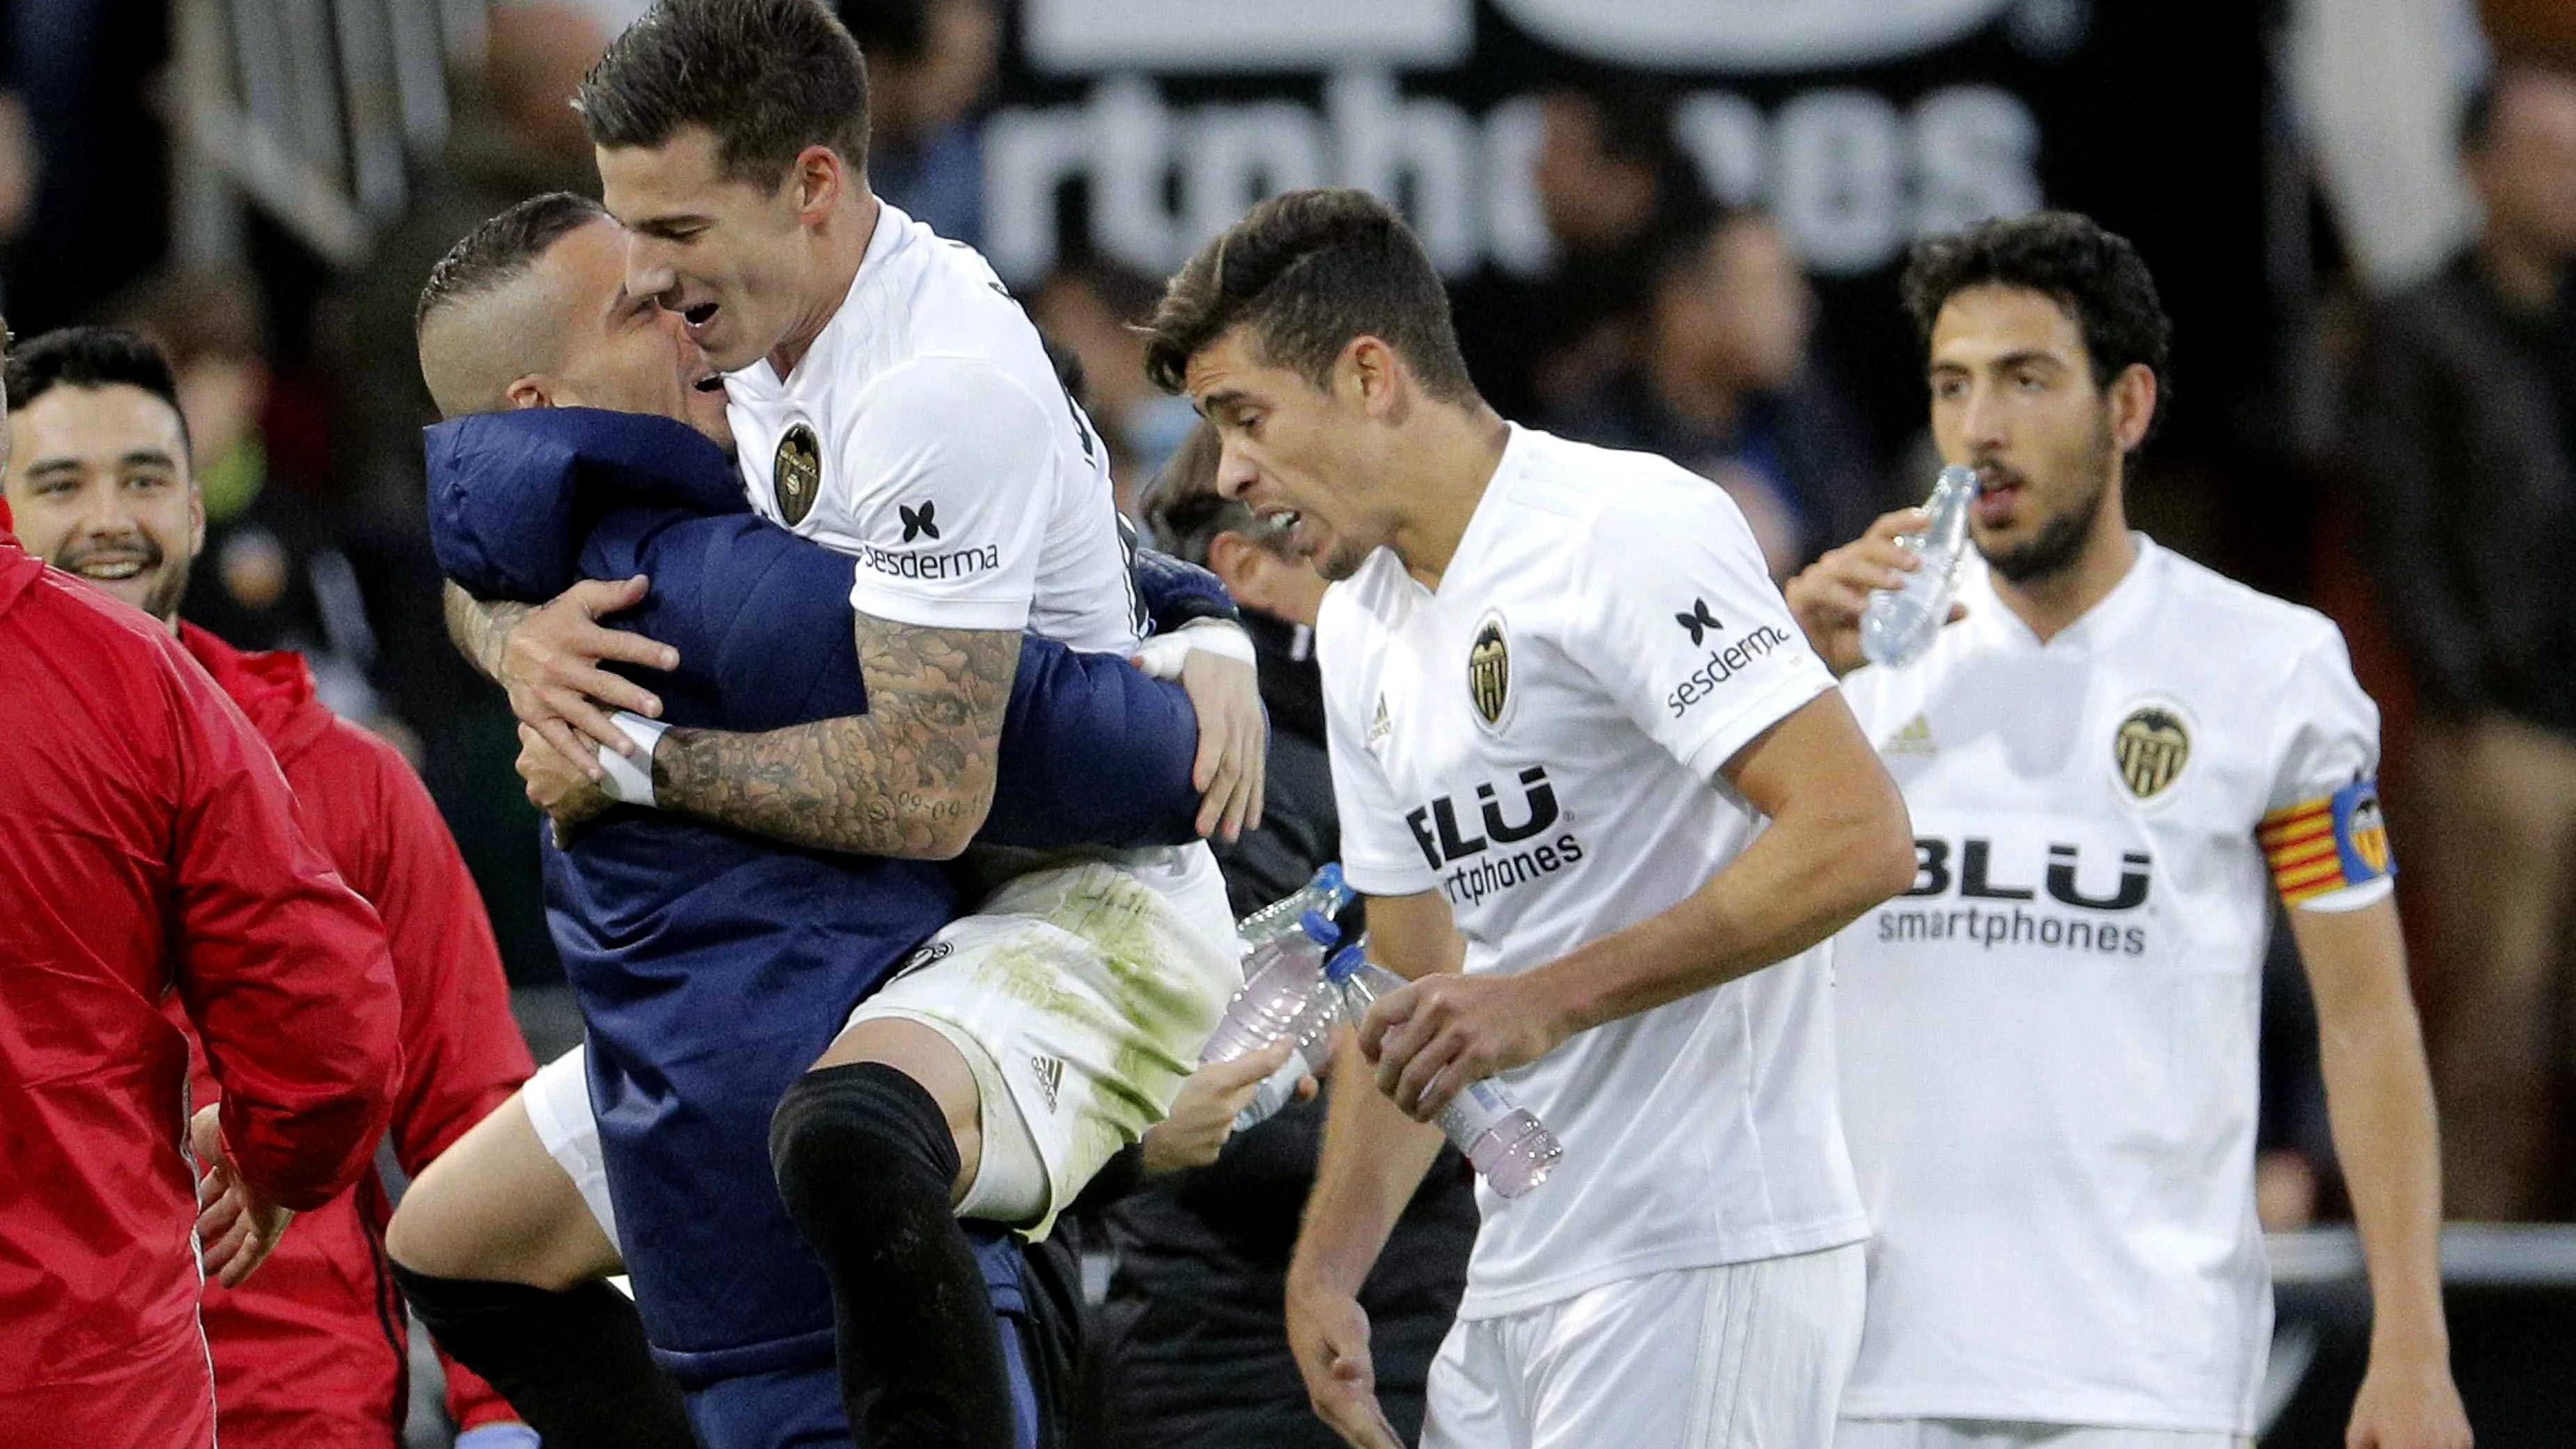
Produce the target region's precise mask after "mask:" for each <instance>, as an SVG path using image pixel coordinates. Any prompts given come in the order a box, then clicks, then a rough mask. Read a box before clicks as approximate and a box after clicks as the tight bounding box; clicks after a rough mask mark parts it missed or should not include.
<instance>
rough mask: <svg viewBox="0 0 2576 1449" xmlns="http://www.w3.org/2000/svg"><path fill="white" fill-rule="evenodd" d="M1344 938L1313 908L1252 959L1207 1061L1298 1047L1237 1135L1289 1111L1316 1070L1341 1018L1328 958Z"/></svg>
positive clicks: (1204, 1054) (1261, 1091)
mask: <svg viewBox="0 0 2576 1449" xmlns="http://www.w3.org/2000/svg"><path fill="white" fill-rule="evenodd" d="M1326 869H1328V870H1329V869H1331V867H1326ZM1334 877H1335V879H1334V885H1335V886H1336V887H1338V886H1339V884H1340V873H1339V872H1338V871H1336V872H1334ZM1292 899H1293V897H1292ZM1341 939H1342V933H1341V930H1340V928H1338V927H1336V926H1335V925H1334V924H1333V922H1332V920H1331V918H1330V917H1328V916H1326V915H1325V914H1324V913H1323V912H1321V911H1314V910H1310V911H1307V912H1305V913H1304V914H1303V916H1302V917H1300V918H1299V920H1298V921H1297V922H1296V923H1295V926H1294V928H1293V929H1291V930H1290V931H1289V932H1287V933H1286V934H1285V935H1274V936H1272V937H1271V938H1270V939H1269V940H1267V941H1265V942H1264V943H1263V944H1262V945H1260V946H1258V947H1256V948H1254V950H1253V952H1252V954H1251V955H1249V956H1247V957H1246V958H1245V959H1244V963H1243V969H1244V982H1243V989H1242V990H1240V991H1237V992H1235V993H1234V999H1233V1000H1231V1001H1229V1002H1227V1003H1226V1005H1225V1019H1224V1020H1222V1021H1220V1022H1218V1023H1217V1027H1216V1032H1215V1034H1214V1035H1212V1036H1210V1037H1209V1038H1208V1044H1207V1047H1206V1049H1205V1050H1203V1051H1201V1052H1200V1053H1199V1061H1200V1062H1201V1063H1202V1064H1204V1063H1208V1062H1224V1061H1232V1060H1233V1059H1234V1058H1236V1057H1239V1056H1243V1055H1245V1054H1246V1053H1249V1052H1257V1051H1259V1050H1261V1049H1262V1048H1263V1047H1266V1046H1268V1045H1270V1044H1271V1043H1272V1042H1275V1041H1278V1040H1279V1039H1281V1038H1282V1037H1286V1038H1289V1039H1291V1040H1293V1041H1295V1042H1296V1043H1297V1047H1296V1049H1295V1050H1294V1051H1291V1052H1290V1053H1289V1054H1288V1060H1287V1062H1286V1064H1285V1065H1283V1066H1281V1067H1280V1068H1279V1070H1277V1071H1275V1072H1272V1073H1271V1074H1270V1075H1269V1076H1268V1077H1266V1078H1264V1079H1263V1080H1262V1083H1261V1085H1260V1087H1259V1088H1258V1089H1256V1090H1255V1091H1254V1093H1253V1097H1252V1101H1251V1103H1250V1104H1249V1105H1247V1106H1246V1107H1245V1108H1244V1109H1243V1110H1242V1111H1241V1112H1238V1113H1236V1114H1235V1119H1234V1130H1236V1131H1237V1132H1240V1131H1243V1130H1244V1129H1245V1128H1247V1127H1252V1126H1256V1125H1258V1124H1259V1123H1261V1122H1262V1121H1264V1120H1266V1119H1267V1118H1269V1117H1270V1116H1271V1114H1273V1113H1275V1112H1277V1111H1278V1110H1279V1109H1280V1108H1282V1107H1284V1106H1287V1105H1288V1101H1289V1099H1290V1098H1291V1097H1293V1096H1295V1095H1296V1092H1297V1082H1298V1080H1299V1079H1300V1078H1302V1077H1304V1076H1306V1075H1307V1074H1308V1073H1310V1072H1312V1071H1314V1070H1315V1066H1314V1063H1315V1061H1316V1060H1318V1059H1319V1058H1320V1056H1321V1054H1322V1049H1323V1046H1324V1043H1325V1039H1326V1038H1327V1037H1329V1036H1330V1035H1331V1034H1332V1030H1333V1021H1334V1017H1335V1002H1334V998H1333V993H1332V992H1331V991H1330V990H1328V989H1326V986H1325V982H1324V954H1325V953H1326V952H1328V951H1330V950H1332V949H1333V946H1334V943H1336V942H1338V941H1340V940H1341Z"/></svg>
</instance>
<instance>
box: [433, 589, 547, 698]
mask: <svg viewBox="0 0 2576 1449" xmlns="http://www.w3.org/2000/svg"><path fill="white" fill-rule="evenodd" d="M445 598H446V605H447V637H448V638H449V639H450V640H452V641H454V643H455V645H456V652H457V653H459V654H462V655H464V656H465V662H466V663H468V664H471V665H473V666H474V668H475V671H476V672H477V673H479V674H481V675H482V676H483V677H484V678H485V679H489V680H491V681H493V682H494V683H496V684H497V683H499V682H500V679H501V650H502V648H503V647H504V646H505V645H507V644H508V643H509V642H510V631H511V630H512V629H515V628H517V627H518V625H519V621H520V620H522V619H525V618H527V617H528V616H529V615H530V614H533V613H535V612H536V607H535V606H534V605H531V604H514V603H511V602H509V601H508V600H505V599H493V600H489V601H486V600H483V599H478V598H476V597H474V596H473V595H472V594H469V593H467V592H465V591H464V590H463V589H460V588H458V587H457V586H456V585H455V584H453V583H450V584H448V585H447V592H446V595H445Z"/></svg>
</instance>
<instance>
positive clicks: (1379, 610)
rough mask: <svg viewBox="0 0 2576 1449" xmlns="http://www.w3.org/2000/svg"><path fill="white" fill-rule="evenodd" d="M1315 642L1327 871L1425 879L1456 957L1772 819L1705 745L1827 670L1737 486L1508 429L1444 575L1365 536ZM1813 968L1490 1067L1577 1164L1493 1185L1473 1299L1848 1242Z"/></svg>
mask: <svg viewBox="0 0 2576 1449" xmlns="http://www.w3.org/2000/svg"><path fill="white" fill-rule="evenodd" d="M1316 644H1317V648H1316V655H1317V658H1318V660H1319V662H1320V663H1321V665H1322V668H1323V676H1324V692H1325V712H1326V717H1327V722H1328V726H1329V730H1330V743H1331V747H1332V761H1333V780H1334V786H1335V792H1336V794H1337V795H1338V796H1339V797H1340V803H1341V825H1342V862H1343V869H1344V871H1345V873H1346V874H1347V876H1348V878H1349V880H1350V882H1351V884H1352V885H1353V886H1354V887H1356V888H1358V889H1359V890H1362V891H1365V892H1367V893H1369V894H1372V895H1382V896H1400V895H1412V894H1416V893H1419V892H1423V891H1430V890H1437V891H1439V892H1441V894H1442V895H1444V896H1445V897H1446V898H1447V900H1448V902H1449V909H1450V912H1451V914H1452V915H1453V917H1454V918H1455V919H1456V921H1457V925H1458V930H1459V932H1460V933H1461V934H1462V935H1464V936H1465V937H1466V941H1467V961H1466V967H1467V969H1468V970H1469V971H1471V972H1515V971H1521V970H1525V969H1528V968H1531V967H1535V966H1542V965H1545V964H1547V963H1548V962H1550V961H1553V960H1556V959H1557V958H1558V957H1560V956H1562V955H1564V954H1565V953H1566V952H1568V951H1571V950H1573V949H1574V948H1576V947H1578V946H1581V945H1584V944H1585V943H1587V942H1590V941H1594V940H1597V939H1599V938H1600V937H1603V936H1607V935H1610V934H1611V933H1613V932H1615V931H1619V930H1621V929H1623V928H1625V927H1627V926H1631V925H1634V924H1635V923H1637V922H1639V921H1642V920H1645V919H1647V918H1648V917H1650V916H1654V915H1657V914H1659V913H1661V912H1662V911H1664V910H1665V909H1667V908H1669V907H1671V906H1673V905H1675V904H1677V903H1678V902H1680V901H1681V900H1682V899H1683V898H1684V897H1687V896H1689V895H1690V894H1691V893H1693V892H1694V891H1697V890H1698V889H1699V888H1700V887H1701V886H1702V885H1704V884H1706V883H1707V881H1708V880H1709V879H1710V877H1712V876H1714V875H1716V874H1717V873H1718V872H1719V871H1721V870H1723V869H1725V868H1726V866H1727V864H1728V862H1730V861H1732V860H1733V859H1734V858H1735V857H1736V856H1737V855H1738V854H1739V853H1741V852H1742V851H1743V849H1744V847H1745V845H1746V844H1747V843H1748V842H1749V841H1750V840H1751V839H1752V838H1753V836H1754V835H1755V834H1756V833H1757V832H1758V831H1759V830H1760V829H1761V827H1762V820H1761V819H1760V817H1758V816H1757V815H1756V814H1755V813H1754V812H1753V810H1752V809H1751V808H1750V807H1749V806H1748V805H1747V804H1746V803H1745V802H1744V801H1743V799H1742V798H1741V797H1739V796H1737V795H1736V794H1735V793H1734V792H1733V791H1732V790H1731V789H1730V788H1729V787H1728V786H1727V785H1726V784H1725V783H1724V782H1723V780H1722V779H1721V778H1720V776H1719V773H1718V772H1719V768H1720V767H1721V766H1723V765H1724V764H1726V762H1727V761H1729V760H1730V759H1732V758H1733V757H1734V756H1735V754H1736V753H1737V752H1738V751H1739V750H1741V749H1743V748H1744V746H1745V745H1746V744H1747V743H1748V742H1750V741H1751V740H1752V739H1753V737H1754V736H1755V735H1758V734H1760V733H1761V732H1762V731H1763V730H1765V729H1768V728H1769V727H1770V726H1771V725H1773V724H1774V723H1776V722H1778V721H1779V720H1780V719H1781V718H1783V717H1784V716H1786V715H1788V714H1790V713H1791V712H1793V711H1795V710H1797V709H1799V708H1800V707H1801V706H1804V705H1805V704H1807V703H1808V702H1809V701H1811V700H1813V699H1815V698H1816V697H1817V696H1818V695H1820V694H1822V693H1824V692H1826V691H1828V690H1830V689H1832V688H1833V680H1832V679H1831V677H1830V676H1828V675H1827V674H1826V672H1825V669H1824V666H1823V665H1822V664H1821V663H1819V662H1818V661H1817V659H1816V657H1815V655H1814V654H1813V653H1812V652H1811V651H1810V650H1809V649H1808V647H1807V643H1806V640H1805V639H1804V637H1802V636H1801V635H1800V634H1799V632H1798V628H1797V626H1796V625H1795V624H1794V623H1792V622H1791V621H1790V618H1789V612H1788V608H1787V606H1786V605H1785V604H1784V603H1783V601H1782V600H1781V597H1780V592H1779V590H1778V589H1777V588H1775V587H1773V585H1772V583H1771V580H1770V579H1769V577H1767V576H1766V574H1765V573H1764V570H1763V563H1762V554H1761V551H1760V550H1759V549H1758V548H1757V547H1756V546H1755V544H1754V542H1753V535H1752V532H1751V531H1750V530H1749V529H1748V528H1746V526H1745V524H1744V519H1743V517H1742V515H1740V514H1739V513H1737V512H1736V509H1735V505H1734V504H1732V503H1730V502H1728V501H1727V498H1726V495H1725V494H1724V493H1723V492H1721V491H1720V490H1718V489H1716V488H1712V487H1710V486H1709V485H1708V483H1707V482H1706V481H1705V480H1703V479H1700V478H1698V477H1695V476H1693V475H1691V474H1689V473H1687V472H1684V471H1683V470H1682V469H1681V468H1679V467H1677V466H1675V465H1674V464H1672V463H1669V462H1666V461H1665V460H1663V459H1661V458H1656V457H1650V456H1648V455H1646V454H1643V453H1623V452H1612V451H1609V450H1607V449H1602V448H1594V447H1588V446H1585V445H1582V444H1578V443H1570V442H1566V441H1564V440H1562V439H1558V438H1554V437H1550V436H1549V435H1547V434H1545V433H1541V432H1534V431H1530V430H1528V429H1523V428H1514V429H1513V430H1512V434H1511V442H1510V445H1509V447H1508V448H1507V449H1506V451H1505V452H1504V455H1503V461H1502V466H1501V467H1500V468H1499V469H1498V470H1497V471H1496V473H1495V475H1494V478H1493V481H1492V483H1491V484H1489V485H1488V486H1487V488H1486V490H1485V495H1484V498H1483V500H1482V501H1481V502H1480V503H1479V504H1478V505H1477V508H1476V513H1475V517H1474V519H1473V521H1472V522H1470V523H1469V525H1468V527H1467V532H1466V535H1465V537H1464V538H1462V539H1461V540H1460V541H1459V545H1458V552H1457V556H1456V557H1455V558H1454V559H1452V560H1451V561H1450V564H1449V567H1448V569H1447V571H1446V572H1445V573H1444V574H1443V576H1442V578H1441V582H1440V588H1439V591H1438V592H1437V593H1434V592H1432V591H1430V590H1427V589H1425V588H1423V587H1422V585H1421V584H1420V583H1419V582H1417V581H1416V580H1415V579H1414V578H1413V577H1412V576H1411V575H1409V574H1407V573H1406V572H1405V570H1404V567H1403V565H1402V564H1401V562H1400V561H1398V559H1397V558H1396V556H1395V555H1394V553H1393V552H1392V551H1389V550H1380V551H1379V552H1378V553H1376V554H1375V555H1373V556H1372V557H1371V558H1370V559H1369V560H1368V562H1367V563H1366V564H1365V565H1364V566H1363V567H1362V568H1361V570H1360V572H1359V573H1358V574H1357V575H1356V576H1354V577H1353V578H1351V579H1349V580H1347V581H1345V582H1343V583H1341V584H1337V585H1335V586H1334V588H1333V589H1332V591H1331V592H1330V593H1329V594H1328V595H1327V596H1326V598H1325V600H1324V608H1323V615H1322V619H1321V621H1320V622H1319V624H1318V626H1317V629H1316ZM1829 974H1830V967H1829V965H1828V961H1827V956H1826V951H1825V948H1822V947H1819V948H1817V949H1815V950H1812V951H1809V952H1807V953H1805V954H1803V955H1800V956H1796V957H1792V958H1791V959H1789V960H1787V961H1783V962H1780V963H1778V964H1776V965H1773V966H1770V967H1767V968H1765V969H1763V970H1760V971H1757V972H1754V973H1753V974H1751V975H1750V976H1747V977H1744V978H1742V979H1740V980H1737V981H1733V982H1730V983H1728V984H1726V985H1725V986H1722V987H1718V988H1716V989H1714V990H1709V991H1703V992H1700V993H1698V994H1696V995H1693V996H1689V997H1685V998H1683V999H1681V1000H1679V1001H1675V1002H1671V1003H1669V1004H1667V1005H1665V1006H1662V1007H1659V1008H1657V1009H1655V1010H1653V1011H1649V1012H1644V1013H1641V1014H1639V1015H1636V1016H1632V1017H1628V1018H1626V1019H1624V1020H1620V1021H1614V1022H1611V1023H1609V1024H1608V1025H1605V1026H1601V1027H1596V1028H1594V1029H1593V1030H1591V1031H1588V1032H1584V1033H1581V1034H1579V1035H1577V1036H1574V1037H1572V1038H1570V1039H1568V1040H1567V1041H1566V1042H1565V1043H1564V1044H1563V1045H1561V1046H1559V1047H1558V1048H1557V1049H1556V1050H1555V1051H1553V1052H1551V1053H1549V1054H1548V1055H1547V1056H1546V1057H1544V1058H1542V1059H1541V1060H1539V1061H1537V1062H1534V1063H1532V1064H1530V1065H1529V1066H1526V1067H1522V1068H1519V1069H1517V1070H1515V1071H1512V1072H1508V1073H1506V1074H1505V1075H1504V1077H1503V1081H1504V1083H1505V1085H1507V1086H1508V1087H1509V1088H1510V1089H1511V1091H1512V1092H1513V1094H1514V1095H1516V1096H1517V1097H1518V1098H1519V1099H1520V1102H1521V1104H1522V1105H1523V1106H1526V1107H1528V1108H1529V1109H1530V1110H1531V1111H1533V1112H1535V1113H1537V1114H1538V1116H1539V1118H1540V1120H1542V1121H1544V1122H1545V1123H1546V1124H1547V1125H1548V1126H1549V1127H1550V1128H1551V1129H1553V1130H1554V1131H1555V1133H1556V1135H1557V1137H1558V1139H1559V1140H1560V1141H1561V1142H1563V1144H1564V1146H1565V1157H1564V1161H1563V1162H1562V1163H1561V1164H1560V1165H1559V1166H1558V1168H1557V1170H1556V1173H1555V1175H1554V1176H1553V1177H1551V1178H1549V1179H1548V1181H1547V1182H1546V1183H1545V1185H1543V1186H1541V1187H1540V1188H1538V1189H1537V1190H1536V1191H1533V1192H1531V1193H1529V1194H1528V1195H1527V1196H1524V1197H1521V1198H1519V1199H1517V1200H1513V1201H1509V1202H1506V1201H1504V1200H1502V1199H1500V1198H1498V1197H1496V1196H1495V1195H1494V1194H1493V1193H1492V1192H1491V1191H1489V1190H1485V1189H1482V1188H1480V1189H1479V1192H1478V1201H1479V1206H1480V1207H1481V1208H1482V1209H1483V1213H1484V1226H1483V1231H1482V1232H1481V1233H1479V1234H1478V1236H1477V1239H1476V1248H1475V1254H1474V1257H1473V1258H1472V1260H1471V1261H1470V1263H1469V1266H1468V1274H1467V1292H1466V1298H1465V1300H1464V1301H1463V1302H1462V1303H1461V1304H1460V1305H1459V1309H1458V1312H1459V1314H1460V1316H1462V1317H1465V1318H1487V1317H1495V1316H1500V1315H1504V1314H1510V1313H1518V1312H1522V1311H1524V1310H1527V1309H1530V1308H1534V1307H1538V1306H1540V1305H1543V1304H1547V1303H1551V1302H1555V1301H1558V1300H1560V1299H1564V1298H1568V1297H1571V1296H1573V1295H1575V1294H1578V1293H1581V1292H1584V1291H1586V1290H1588V1289H1591V1288H1595V1287H1599V1286H1601V1285H1603V1284H1606V1283H1612V1282H1616V1281H1619V1280H1622V1279H1627V1278H1636V1277H1642V1276H1644V1275H1646V1274H1650V1273H1657V1272H1663V1271H1666V1270H1670V1269H1677V1268H1689V1267H1704V1266H1709V1265H1713V1264H1719V1263H1729V1262H1739V1261H1746V1260H1751V1259H1757V1258H1769V1257H1778V1256H1782V1255H1786V1254H1791V1253H1803V1252H1808V1251H1812V1250H1816V1249H1821V1248H1828V1247H1834V1246H1837V1245H1839V1244H1843V1243H1849V1242H1854V1241H1857V1240H1858V1239H1859V1238H1860V1237H1861V1236H1862V1235H1863V1233H1864V1232H1865V1231H1866V1227H1865V1220H1864V1218H1863V1216H1862V1214H1861V1209H1860V1202H1859V1198H1858V1196H1857V1194H1856V1189H1855V1187H1854V1185H1853V1181H1852V1174H1851V1166H1850V1163H1849V1161H1848V1159H1847V1158H1846V1156H1845V1153H1844V1150H1843V1138H1842V1124H1841V1121H1840V1118H1839V1115H1838V1109H1837V1106H1836V1099H1835V1083H1834V1037H1833V1020H1832V1016H1833V1006H1832V1002H1831V1001H1830V999H1829V997H1828V991H1829V987H1830V981H1829Z"/></svg>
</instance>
